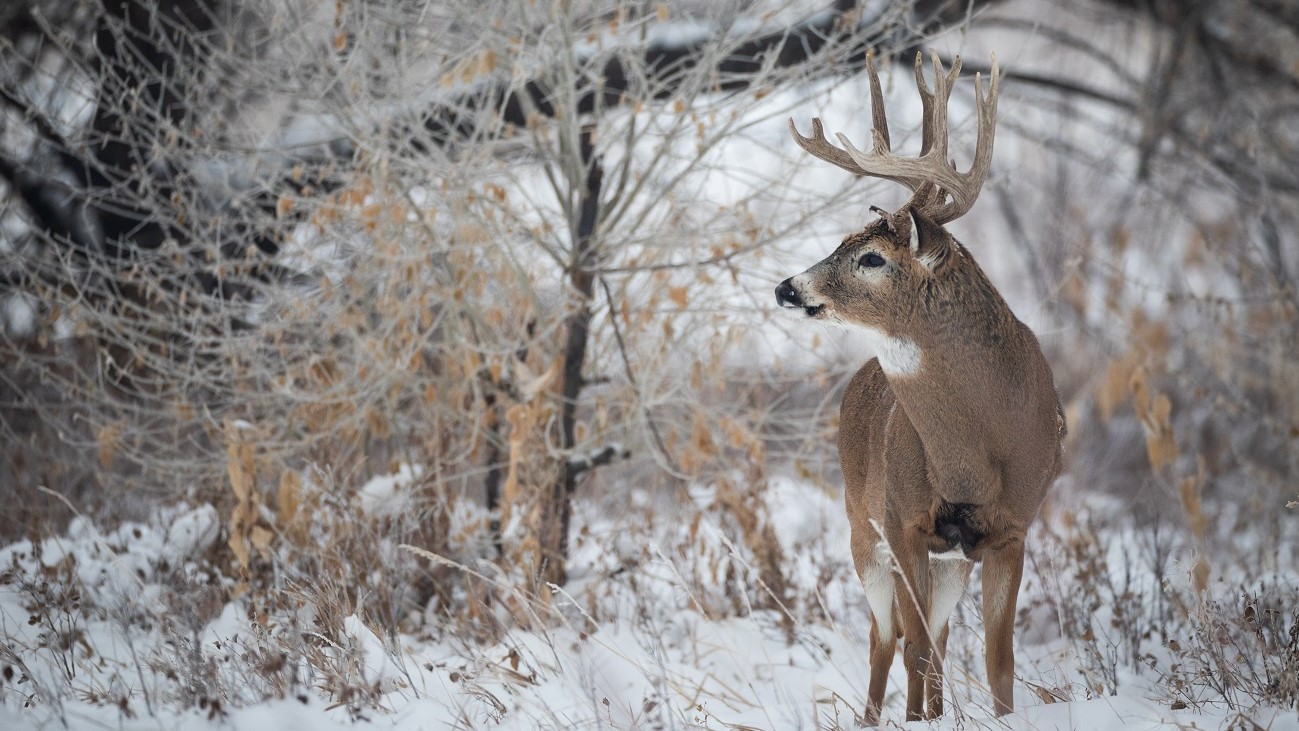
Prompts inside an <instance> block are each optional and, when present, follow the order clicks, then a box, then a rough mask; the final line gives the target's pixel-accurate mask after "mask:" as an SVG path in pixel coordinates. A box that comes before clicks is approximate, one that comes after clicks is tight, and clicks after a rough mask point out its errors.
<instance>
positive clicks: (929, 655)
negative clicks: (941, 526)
mask: <svg viewBox="0 0 1299 731" xmlns="http://www.w3.org/2000/svg"><path fill="white" fill-rule="evenodd" d="M926 538H927V537H926V536H925V535H924V534H923V533H921V532H920V531H919V530H916V529H914V528H905V529H903V531H902V540H901V541H899V542H898V543H899V544H900V545H897V546H895V551H896V556H897V561H898V573H897V575H896V576H895V582H894V583H895V585H896V587H897V588H896V590H895V591H896V592H897V598H898V609H899V614H901V615H902V663H903V665H905V666H906V669H907V720H908V721H918V720H921V719H922V718H924V710H925V709H924V706H925V689H926V688H927V687H931V686H932V685H933V679H932V677H931V676H932V675H933V673H934V669H935V666H936V664H937V663H936V662H935V660H936V659H937V658H936V657H935V656H934V642H933V638H931V637H930V636H929V630H928V626H927V625H928V614H929V549H928V542H927V540H926Z"/></svg>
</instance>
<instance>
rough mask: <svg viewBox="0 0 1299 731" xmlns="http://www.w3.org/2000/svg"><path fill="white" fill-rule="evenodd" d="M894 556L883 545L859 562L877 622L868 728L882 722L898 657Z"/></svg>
mask: <svg viewBox="0 0 1299 731" xmlns="http://www.w3.org/2000/svg"><path fill="white" fill-rule="evenodd" d="M890 561H891V552H890V551H889V549H888V544H886V543H883V542H880V543H878V544H877V545H876V546H875V547H874V549H873V550H872V551H870V552H869V553H868V554H866V555H864V556H863V557H862V560H860V561H859V562H858V566H859V569H858V573H859V575H860V576H861V580H862V587H863V588H865V590H866V602H867V603H868V604H869V605H870V608H871V614H872V615H873V616H874V618H875V619H874V622H873V623H872V625H871V652H870V663H871V675H870V687H869V690H868V693H867V697H866V725H867V726H874V725H876V724H878V723H879V721H880V708H881V707H883V705H884V689H885V686H886V685H887V684H888V680H889V668H890V667H891V666H892V665H893V656H894V655H895V654H897V643H898V640H897V636H898V635H897V630H898V628H897V626H896V622H895V621H894V616H893V578H892V576H890V572H889V568H890Z"/></svg>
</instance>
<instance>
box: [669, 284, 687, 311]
mask: <svg viewBox="0 0 1299 731" xmlns="http://www.w3.org/2000/svg"><path fill="white" fill-rule="evenodd" d="M668 299H670V300H672V304H674V305H676V306H677V307H680V308H682V309H685V306H686V304H687V303H689V301H690V299H689V297H688V296H687V295H686V288H685V287H668Z"/></svg>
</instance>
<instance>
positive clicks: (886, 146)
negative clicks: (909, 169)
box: [866, 51, 893, 155]
mask: <svg viewBox="0 0 1299 731" xmlns="http://www.w3.org/2000/svg"><path fill="white" fill-rule="evenodd" d="M866 70H867V71H868V72H869V75H870V85H871V145H872V146H873V147H874V148H875V154H877V155H878V154H879V153H881V152H888V151H889V150H891V149H893V142H892V141H891V140H890V139H889V120H888V118H887V117H886V116H885V114H884V93H883V92H882V91H881V90H880V75H879V72H878V71H876V70H875V52H874V51H871V52H870V53H867V54H866Z"/></svg>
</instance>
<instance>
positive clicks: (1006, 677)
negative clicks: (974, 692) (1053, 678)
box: [983, 538, 1024, 716]
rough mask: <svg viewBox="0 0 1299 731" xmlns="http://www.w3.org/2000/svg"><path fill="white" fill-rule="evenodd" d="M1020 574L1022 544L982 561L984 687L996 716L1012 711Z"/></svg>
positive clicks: (1005, 547) (1016, 542)
mask: <svg viewBox="0 0 1299 731" xmlns="http://www.w3.org/2000/svg"><path fill="white" fill-rule="evenodd" d="M1023 573H1024V542H1023V541H1022V540H1021V539H1018V538H1015V539H1012V540H1010V541H1009V542H1007V543H1005V544H1003V545H1001V546H998V547H997V548H995V549H993V550H992V551H989V552H988V553H987V554H986V555H985V556H984V559H983V625H984V635H985V640H986V642H985V646H986V651H985V659H986V661H987V667H988V685H989V686H991V688H992V703H993V707H994V709H995V712H996V714H997V715H998V716H1004V715H1006V714H1007V713H1010V712H1011V711H1013V710H1015V695H1014V694H1015V649H1014V637H1015V605H1016V603H1017V602H1018V600H1019V582H1020V578H1021V577H1022V576H1023Z"/></svg>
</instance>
